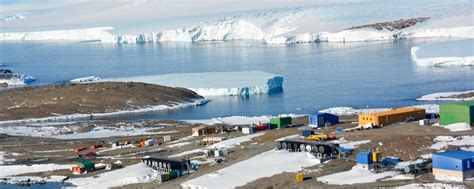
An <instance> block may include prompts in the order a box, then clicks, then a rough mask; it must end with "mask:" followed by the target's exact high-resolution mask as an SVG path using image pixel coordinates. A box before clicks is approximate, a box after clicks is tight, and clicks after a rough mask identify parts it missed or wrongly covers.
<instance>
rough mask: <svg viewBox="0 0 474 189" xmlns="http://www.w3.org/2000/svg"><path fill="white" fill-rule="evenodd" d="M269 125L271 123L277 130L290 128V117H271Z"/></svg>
mask: <svg viewBox="0 0 474 189" xmlns="http://www.w3.org/2000/svg"><path fill="white" fill-rule="evenodd" d="M270 123H273V124H275V125H276V126H277V128H280V129H281V128H286V127H289V126H291V117H273V118H271V119H270Z"/></svg>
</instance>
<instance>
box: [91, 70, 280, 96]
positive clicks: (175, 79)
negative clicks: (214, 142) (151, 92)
mask: <svg viewBox="0 0 474 189" xmlns="http://www.w3.org/2000/svg"><path fill="white" fill-rule="evenodd" d="M99 82H142V83H149V84H156V85H164V86H169V87H182V88H187V89H189V90H192V91H194V92H196V93H197V94H199V95H201V96H236V95H253V94H269V93H272V92H277V91H281V90H282V89H283V77H282V76H279V75H275V74H272V73H266V72H261V71H241V72H203V73H183V74H165V75H151V76H138V77H124V78H109V79H102V80H99Z"/></svg>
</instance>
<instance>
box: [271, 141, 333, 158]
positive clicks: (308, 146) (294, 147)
mask: <svg viewBox="0 0 474 189" xmlns="http://www.w3.org/2000/svg"><path fill="white" fill-rule="evenodd" d="M275 147H276V149H277V150H288V151H292V152H310V153H312V154H314V155H315V156H316V157H320V158H328V157H335V156H337V155H339V144H335V143H330V142H316V141H305V140H281V141H276V142H275Z"/></svg>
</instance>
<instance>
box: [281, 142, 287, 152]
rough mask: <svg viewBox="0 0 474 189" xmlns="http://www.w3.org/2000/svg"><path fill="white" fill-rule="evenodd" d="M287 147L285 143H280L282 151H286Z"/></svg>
mask: <svg viewBox="0 0 474 189" xmlns="http://www.w3.org/2000/svg"><path fill="white" fill-rule="evenodd" d="M287 147H288V146H287V145H286V142H282V143H281V148H282V149H284V150H286V149H287Z"/></svg>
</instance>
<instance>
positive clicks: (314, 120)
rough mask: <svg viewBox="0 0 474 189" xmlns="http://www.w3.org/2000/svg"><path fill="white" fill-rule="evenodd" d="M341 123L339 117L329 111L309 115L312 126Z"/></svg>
mask: <svg viewBox="0 0 474 189" xmlns="http://www.w3.org/2000/svg"><path fill="white" fill-rule="evenodd" d="M338 123H339V117H338V116H336V115H333V114H329V113H320V112H317V113H314V114H311V115H309V123H308V125H309V126H310V127H325V126H331V125H335V124H338Z"/></svg>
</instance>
